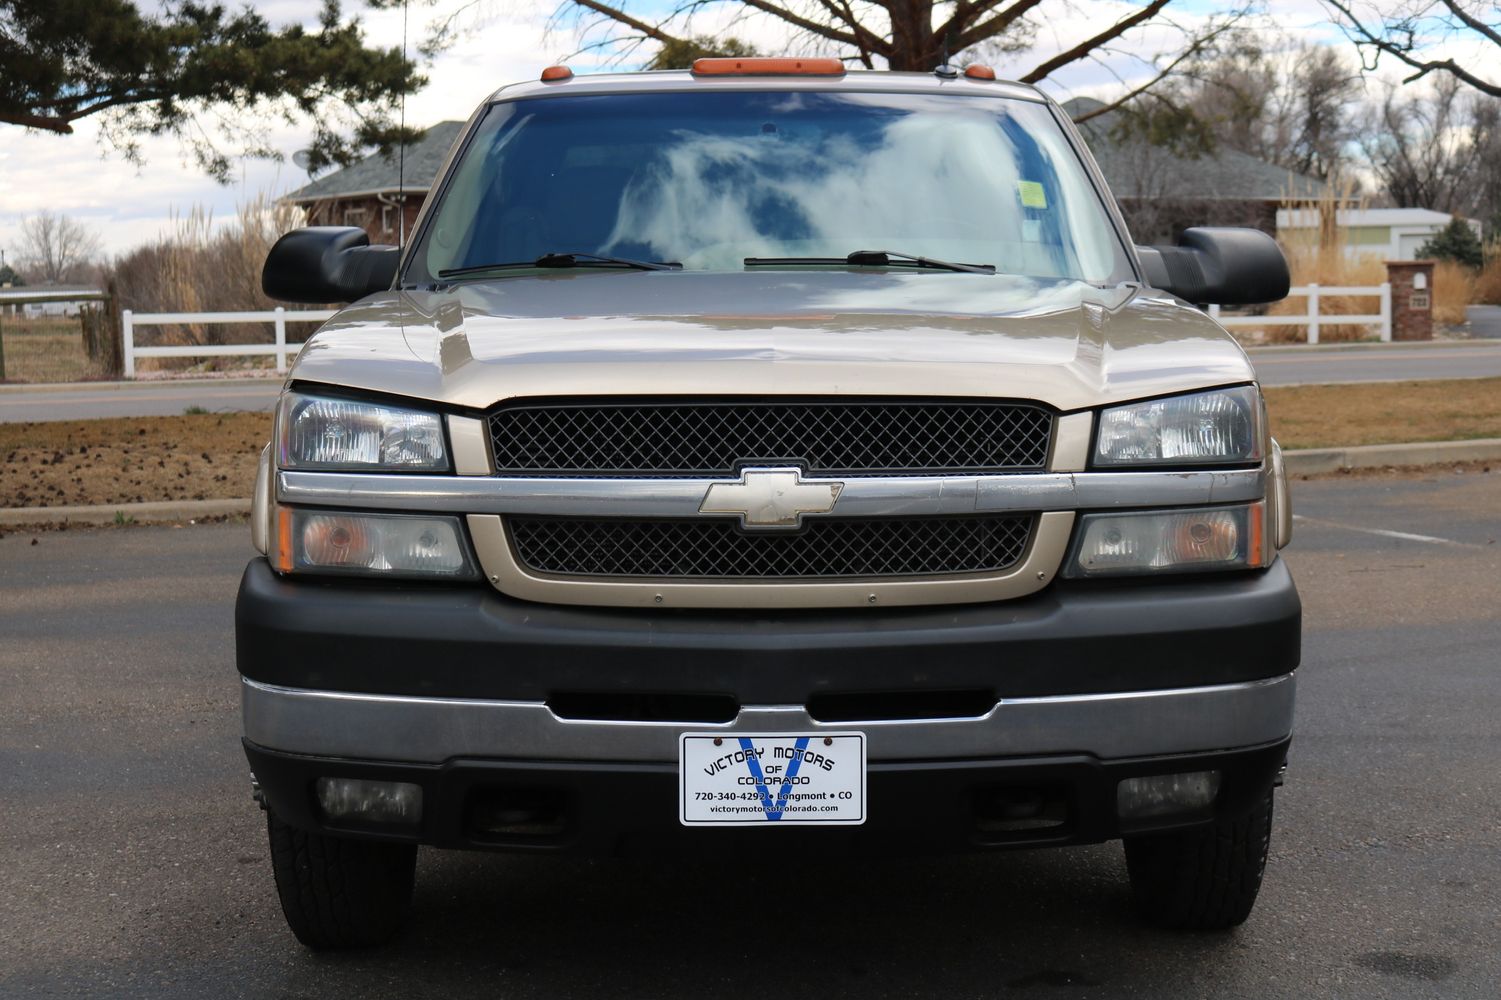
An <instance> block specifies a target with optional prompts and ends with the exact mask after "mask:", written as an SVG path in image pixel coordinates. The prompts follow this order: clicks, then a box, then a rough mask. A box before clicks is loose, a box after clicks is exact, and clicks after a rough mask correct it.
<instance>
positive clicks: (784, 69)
mask: <svg viewBox="0 0 1501 1000" xmlns="http://www.w3.org/2000/svg"><path fill="white" fill-rule="evenodd" d="M693 75H694V76H843V75H844V63H842V62H840V61H839V60H838V59H785V58H784V59H759V58H758V59H728V58H718V57H705V58H703V59H695V60H693Z"/></svg>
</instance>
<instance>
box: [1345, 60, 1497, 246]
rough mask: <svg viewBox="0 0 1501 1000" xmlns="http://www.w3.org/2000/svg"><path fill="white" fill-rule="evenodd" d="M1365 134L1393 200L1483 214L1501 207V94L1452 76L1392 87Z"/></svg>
mask: <svg viewBox="0 0 1501 1000" xmlns="http://www.w3.org/2000/svg"><path fill="white" fill-rule="evenodd" d="M1363 134H1364V136H1365V138H1363V139H1362V140H1361V145H1362V148H1363V149H1364V151H1365V155H1366V159H1367V160H1368V161H1369V163H1370V166H1371V170H1372V172H1373V173H1374V174H1375V175H1376V179H1377V181H1378V182H1379V183H1380V184H1381V186H1382V188H1383V189H1385V191H1386V193H1387V194H1388V196H1389V197H1390V198H1391V200H1392V202H1393V203H1394V204H1396V205H1399V206H1404V207H1417V208H1431V209H1435V210H1437V211H1440V212H1452V213H1458V214H1461V215H1466V216H1480V217H1482V218H1484V217H1487V216H1489V215H1491V214H1492V213H1494V212H1496V211H1497V210H1498V209H1501V204H1498V203H1497V201H1496V199H1497V197H1498V192H1501V101H1498V100H1496V99H1494V98H1488V97H1484V96H1482V95H1480V94H1475V93H1473V92H1470V91H1467V90H1466V89H1465V88H1464V86H1463V85H1462V84H1461V83H1460V82H1459V80H1458V79H1457V78H1455V77H1452V76H1447V77H1440V78H1439V79H1438V80H1436V81H1435V83H1434V85H1433V87H1431V88H1427V89H1425V90H1421V91H1419V92H1417V93H1415V94H1410V95H1405V96H1404V95H1403V94H1402V93H1401V92H1400V91H1399V90H1398V89H1397V88H1395V87H1389V88H1388V89H1387V91H1386V94H1385V95H1384V97H1383V99H1382V101H1381V103H1380V105H1379V106H1378V107H1376V108H1374V109H1373V110H1372V111H1371V113H1370V116H1369V118H1368V121H1367V127H1366V128H1365V129H1363Z"/></svg>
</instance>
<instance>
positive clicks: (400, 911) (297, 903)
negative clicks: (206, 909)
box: [266, 811, 417, 951]
mask: <svg viewBox="0 0 1501 1000" xmlns="http://www.w3.org/2000/svg"><path fill="white" fill-rule="evenodd" d="M266 817H267V828H268V831H269V833H270V837H271V869H272V871H273V872H274V873H275V875H276V894H277V895H278V896H280V897H281V910H282V913H284V914H286V917H287V926H288V927H290V928H291V929H292V933H293V934H295V935H297V940H299V941H301V942H302V943H303V944H305V945H307V946H308V947H309V948H313V949H316V950H319V951H324V950H331V949H337V948H367V947H370V946H372V945H378V944H384V943H385V942H386V941H389V940H390V939H391V937H392V935H394V934H395V933H396V932H397V930H399V929H400V928H401V925H402V923H403V922H404V921H405V920H406V916H407V911H408V910H409V909H410V908H411V904H412V885H413V882H414V880H415V876H416V871H417V845H415V844H385V843H380V842H378V841H369V840H346V839H343V838H340V837H329V836H325V835H324V834H321V833H309V832H308V831H306V830H299V829H297V828H295V827H291V826H288V825H287V824H286V823H283V822H282V821H281V820H279V819H277V818H276V816H275V815H273V814H272V813H271V812H269V811H268V812H267V813H266Z"/></svg>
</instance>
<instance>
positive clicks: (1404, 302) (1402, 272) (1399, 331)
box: [1386, 260, 1433, 340]
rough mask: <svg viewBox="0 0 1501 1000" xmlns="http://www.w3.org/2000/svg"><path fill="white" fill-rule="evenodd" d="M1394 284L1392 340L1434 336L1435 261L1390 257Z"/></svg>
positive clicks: (1388, 276) (1390, 276) (1388, 277)
mask: <svg viewBox="0 0 1501 1000" xmlns="http://www.w3.org/2000/svg"><path fill="white" fill-rule="evenodd" d="M1386 280H1387V281H1389V282H1391V286H1392V339H1393V340H1432V339H1433V261H1431V260H1389V261H1387V262H1386Z"/></svg>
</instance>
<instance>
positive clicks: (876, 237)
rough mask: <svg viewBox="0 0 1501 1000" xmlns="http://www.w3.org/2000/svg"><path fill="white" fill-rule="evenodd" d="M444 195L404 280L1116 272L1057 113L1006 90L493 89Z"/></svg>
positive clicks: (1119, 268) (1120, 269)
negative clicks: (595, 272)
mask: <svg viewBox="0 0 1501 1000" xmlns="http://www.w3.org/2000/svg"><path fill="white" fill-rule="evenodd" d="M441 198H442V201H441V203H440V204H439V205H438V206H437V211H436V213H435V215H434V216H433V217H432V220H431V222H430V224H428V225H427V226H425V227H424V231H423V232H422V233H421V234H420V236H419V244H418V246H417V248H416V252H415V254H414V255H413V258H412V260H413V263H412V265H411V270H410V272H409V274H408V281H416V282H432V281H437V280H440V279H439V272H441V271H455V270H457V269H459V268H473V267H478V266H480V265H486V264H501V263H518V262H529V261H535V260H537V259H539V258H542V257H543V256H544V255H549V254H593V255H603V256H612V257H620V258H630V259H633V260H639V261H661V262H675V263H681V264H682V265H683V267H684V268H685V269H690V270H718V271H724V270H736V271H738V270H742V269H743V268H745V267H746V264H745V261H746V259H747V258H825V259H827V258H840V259H842V258H845V257H846V256H847V255H849V254H850V253H852V252H854V251H874V250H887V251H891V252H893V253H894V254H896V253H900V254H905V255H917V256H923V257H931V258H936V259H940V260H946V261H962V262H968V263H973V264H988V265H994V266H995V268H996V269H997V270H998V271H1000V272H1003V273H1009V274H1021V275H1029V276H1035V277H1044V278H1072V279H1079V280H1084V281H1090V282H1107V281H1114V280H1119V279H1120V278H1121V277H1123V276H1124V275H1125V274H1126V273H1127V271H1126V264H1125V258H1124V254H1123V251H1122V247H1121V245H1120V241H1119V240H1118V239H1117V237H1116V235H1115V232H1114V230H1113V228H1112V227H1111V225H1110V222H1109V219H1108V217H1107V215H1106V212H1105V208H1104V206H1103V204H1102V203H1101V201H1100V197H1099V195H1098V194H1097V193H1096V192H1095V190H1094V188H1093V187H1092V185H1091V184H1090V182H1089V179H1088V177H1087V175H1086V174H1085V171H1084V167H1083V165H1082V164H1081V163H1080V161H1079V158H1078V156H1077V155H1076V154H1075V152H1074V150H1073V149H1072V148H1071V147H1070V146H1069V144H1068V142H1067V140H1066V138H1065V136H1064V134H1063V132H1062V130H1061V129H1060V127H1059V126H1058V123H1057V122H1055V121H1054V120H1053V118H1052V115H1051V114H1050V113H1049V111H1048V109H1047V108H1046V107H1045V106H1044V105H1042V104H1038V103H1034V102H1029V101H1022V100H1017V99H1014V98H1002V97H955V96H948V95H923V94H885V93H877V94H872V93H848V92H835V93H830V92H806V91H781V92H747V91H732V90H724V91H709V92H698V93H686V92H669V93H650V94H608V95H597V96H577V97H558V98H546V99H537V100H526V101H516V102H502V103H498V104H495V105H493V106H491V107H490V108H489V109H488V111H487V112H486V114H485V118H484V120H483V121H482V123H481V124H480V126H479V129H478V131H477V133H476V135H475V137H474V139H473V141H472V142H470V143H469V146H468V148H467V150H466V151H465V153H464V155H463V157H462V159H461V160H460V162H459V164H458V167H457V169H456V170H455V171H454V173H453V175H452V179H451V180H450V182H449V183H448V186H447V188H446V189H445V190H444V191H443V192H442V194H441ZM899 264H900V262H899V261H895V259H894V258H893V260H892V264H891V265H890V266H898V265H899ZM776 266H797V264H796V263H795V262H787V261H778V262H776ZM491 276H492V277H493V276H494V275H493V274H492V275H491Z"/></svg>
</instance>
